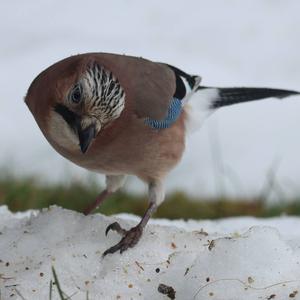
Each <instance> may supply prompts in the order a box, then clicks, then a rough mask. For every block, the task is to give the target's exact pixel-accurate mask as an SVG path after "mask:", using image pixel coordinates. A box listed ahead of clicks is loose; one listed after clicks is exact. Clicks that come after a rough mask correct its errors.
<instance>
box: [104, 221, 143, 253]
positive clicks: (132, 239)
mask: <svg viewBox="0 0 300 300" xmlns="http://www.w3.org/2000/svg"><path fill="white" fill-rule="evenodd" d="M110 230H113V231H116V232H118V233H119V234H120V235H122V236H123V238H122V239H121V241H120V242H119V243H118V244H116V245H115V246H112V247H110V248H109V249H107V250H106V251H105V252H104V253H103V255H102V256H103V257H104V256H106V255H107V254H113V253H115V252H117V251H120V253H122V252H124V251H126V250H127V249H128V248H132V247H134V246H135V245H136V244H137V243H138V241H139V240H140V238H141V236H142V233H143V227H142V226H141V225H140V224H138V225H137V226H135V227H132V228H131V229H129V230H125V229H123V228H122V227H121V226H120V224H119V223H118V222H114V223H112V224H110V225H109V226H108V227H107V228H106V231H105V235H107V234H108V232H109V231H110Z"/></svg>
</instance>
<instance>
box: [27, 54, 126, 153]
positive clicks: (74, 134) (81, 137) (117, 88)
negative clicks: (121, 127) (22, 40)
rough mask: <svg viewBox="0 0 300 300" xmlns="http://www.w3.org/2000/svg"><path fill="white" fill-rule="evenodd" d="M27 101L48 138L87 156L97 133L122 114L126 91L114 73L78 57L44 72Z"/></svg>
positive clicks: (57, 64)
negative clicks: (86, 153)
mask: <svg viewBox="0 0 300 300" xmlns="http://www.w3.org/2000/svg"><path fill="white" fill-rule="evenodd" d="M25 102H26V103H27V105H28V107H29V109H30V110H31V112H32V113H33V115H34V117H35V119H36V121H37V123H38V125H39V126H40V128H41V130H42V131H43V133H44V134H45V136H46V137H47V139H50V140H51V141H54V142H55V143H56V144H57V145H59V146H60V147H63V148H65V149H67V150H74V151H78V150H81V152H82V153H85V152H86V151H87V149H88V148H89V146H90V144H91V143H92V141H93V139H94V138H95V137H96V136H97V134H98V133H99V132H100V131H101V130H103V129H104V128H105V127H106V126H108V125H109V124H110V123H112V122H113V121H114V120H116V119H117V118H118V117H119V116H120V115H121V113H122V111H123V110H124V107H125V92H124V90H123V88H122V86H121V84H120V82H119V81H118V79H117V78H116V77H115V76H114V75H113V74H112V72H111V71H109V70H107V69H106V68H104V67H103V66H101V65H99V64H98V63H97V62H95V61H90V60H87V59H84V58H82V57H80V56H79V57H76V56H75V57H71V58H68V59H65V60H63V61H61V62H58V63H56V64H54V65H53V66H51V67H49V68H48V69H46V70H45V71H43V72H42V73H41V74H40V75H39V76H38V77H37V78H36V79H35V80H34V81H33V83H32V84H31V86H30V88H29V90H28V94H27V96H26V98H25Z"/></svg>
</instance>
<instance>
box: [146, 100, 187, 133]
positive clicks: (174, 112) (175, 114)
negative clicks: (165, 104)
mask: <svg viewBox="0 0 300 300" xmlns="http://www.w3.org/2000/svg"><path fill="white" fill-rule="evenodd" d="M181 111H182V103H181V100H179V99H177V98H173V99H172V101H171V104H170V106H169V109H168V115H167V117H166V118H165V119H164V120H161V121H159V120H153V119H150V118H147V119H146V120H145V124H147V125H149V126H150V127H152V128H153V129H165V128H169V127H170V126H171V125H172V124H173V123H174V122H175V121H176V120H177V119H178V118H179V116H180V114H181Z"/></svg>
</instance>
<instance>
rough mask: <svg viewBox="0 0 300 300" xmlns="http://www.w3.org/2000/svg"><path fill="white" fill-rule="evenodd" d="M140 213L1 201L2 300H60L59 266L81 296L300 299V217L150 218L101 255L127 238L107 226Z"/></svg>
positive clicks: (67, 287) (62, 279) (70, 290)
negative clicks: (33, 207) (137, 237)
mask: <svg viewBox="0 0 300 300" xmlns="http://www.w3.org/2000/svg"><path fill="white" fill-rule="evenodd" d="M137 220H138V218H137V217H134V216H129V215H119V216H113V217H106V216H103V215H100V214H97V215H91V216H87V217H86V216H83V215H82V214H80V213H76V212H73V211H69V210H65V209H62V208H59V207H56V206H53V207H50V208H49V209H45V210H43V211H41V212H37V211H31V212H26V213H23V214H12V213H11V212H9V211H8V209H7V208H6V207H4V206H2V207H0V299H20V298H21V299H49V297H50V293H52V295H51V297H52V299H60V298H59V295H58V291H57V285H56V284H53V282H54V279H53V274H52V271H51V268H52V266H53V267H54V269H55V271H56V274H57V277H58V281H59V284H60V287H61V290H62V291H63V292H64V293H65V294H66V295H68V296H69V297H71V299H73V300H76V299H90V300H91V299H184V300H185V299H212V300H235V299H236V300H241V299H243V300H246V299H249V300H250V299H251V300H254V299H275V300H276V299H292V298H294V299H298V298H299V299H300V265H299V261H300V230H299V228H300V218H293V217H280V218H273V219H265V220H264V219H255V218H232V219H226V220H225V219H224V220H220V221H189V222H184V221H167V220H152V221H151V222H150V224H149V226H147V228H146V230H145V232H144V235H143V237H142V239H141V241H140V243H139V244H138V245H137V246H136V247H135V248H133V249H130V250H129V251H127V252H124V253H123V254H122V255H120V254H118V253H117V254H114V255H108V256H106V257H105V258H102V253H103V252H104V251H105V250H106V249H107V248H108V247H110V246H112V245H113V244H115V243H117V242H118V241H119V239H120V237H119V236H118V235H117V234H116V233H114V232H110V233H109V235H108V237H105V234H104V232H105V228H106V227H107V226H108V225H109V224H110V223H112V222H114V221H119V222H120V224H121V225H123V226H124V227H127V228H129V227H131V226H133V225H135V224H136V221H137ZM253 225H254V226H253ZM51 280H52V288H50V282H51ZM50 290H52V292H50ZM1 297H2V298H1ZM66 298H67V296H66Z"/></svg>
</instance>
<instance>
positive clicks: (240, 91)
mask: <svg viewBox="0 0 300 300" xmlns="http://www.w3.org/2000/svg"><path fill="white" fill-rule="evenodd" d="M211 88H212V89H217V91H218V94H219V97H217V98H216V99H215V101H214V102H213V103H212V104H211V108H219V107H222V106H227V105H232V104H236V103H241V102H248V101H255V100H260V99H265V98H270V97H275V98H279V99H282V98H285V97H288V96H292V95H299V94H300V92H296V91H289V90H280V89H270V88H213V87H204V86H200V87H199V88H198V89H197V90H201V89H211Z"/></svg>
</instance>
